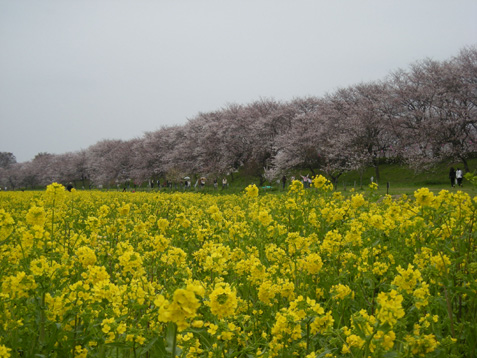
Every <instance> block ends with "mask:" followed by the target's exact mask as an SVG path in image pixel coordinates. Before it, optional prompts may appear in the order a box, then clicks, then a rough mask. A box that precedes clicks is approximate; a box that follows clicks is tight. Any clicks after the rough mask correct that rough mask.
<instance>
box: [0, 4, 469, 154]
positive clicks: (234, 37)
mask: <svg viewBox="0 0 477 358" xmlns="http://www.w3.org/2000/svg"><path fill="white" fill-rule="evenodd" d="M475 44H477V1H476V0H455V1H451V0H446V1H444V0H400V1H397V0H396V1H391V0H389V1H386V0H353V1H351V0H326V1H325V0H155V1H147V0H115V1H106V0H97V1H80V0H77V1H68V0H57V1H53V0H0V151H7V152H13V154H14V155H15V156H16V157H17V160H18V161H19V162H24V161H28V160H31V159H32V158H33V157H34V156H35V155H36V154H37V153H39V152H49V153H57V154H60V153H65V152H71V151H76V150H80V149H84V148H87V147H88V146H90V145H92V144H95V143H96V142H98V141H100V140H101V139H131V138H134V137H141V136H142V135H143V133H144V132H146V131H154V130H157V129H159V128H161V126H164V125H165V126H169V125H174V124H184V123H186V121H187V118H192V117H194V116H195V115H196V114H198V113H199V112H207V111H213V110H217V109H220V108H221V107H223V106H224V105H226V104H227V103H240V104H247V103H250V102H252V101H254V100H258V99H259V98H260V97H265V98H275V99H277V100H282V101H288V100H291V99H293V98H295V97H303V96H308V95H313V96H322V95H324V94H326V93H332V92H334V91H335V90H336V89H338V88H340V87H346V86H350V85H353V84H357V83H359V82H367V81H373V80H380V79H384V78H385V76H386V75H388V74H389V73H390V72H391V71H394V70H396V69H398V68H408V66H409V65H410V64H411V63H413V62H415V61H418V60H422V59H425V58H431V59H434V60H446V59H449V58H451V57H452V56H455V55H457V54H458V52H459V50H460V49H462V48H463V47H465V46H469V45H475Z"/></svg>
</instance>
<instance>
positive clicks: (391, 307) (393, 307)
mask: <svg viewBox="0 0 477 358" xmlns="http://www.w3.org/2000/svg"><path fill="white" fill-rule="evenodd" d="M377 301H378V304H379V309H378V313H377V318H378V319H379V320H380V321H381V323H383V324H384V323H387V324H389V325H390V326H391V327H393V326H394V325H395V324H396V322H397V320H398V319H400V318H402V317H404V309H403V308H402V301H403V297H402V296H401V295H400V294H398V293H397V291H396V290H391V292H389V293H385V292H381V293H379V294H378V299H377Z"/></svg>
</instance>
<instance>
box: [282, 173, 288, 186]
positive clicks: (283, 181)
mask: <svg viewBox="0 0 477 358" xmlns="http://www.w3.org/2000/svg"><path fill="white" fill-rule="evenodd" d="M286 185H287V177H286V176H285V175H284V176H282V189H285V186H286Z"/></svg>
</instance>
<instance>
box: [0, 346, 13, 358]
mask: <svg viewBox="0 0 477 358" xmlns="http://www.w3.org/2000/svg"><path fill="white" fill-rule="evenodd" d="M10 352H11V349H10V348H7V347H5V346H4V345H3V344H0V358H9V357H10Z"/></svg>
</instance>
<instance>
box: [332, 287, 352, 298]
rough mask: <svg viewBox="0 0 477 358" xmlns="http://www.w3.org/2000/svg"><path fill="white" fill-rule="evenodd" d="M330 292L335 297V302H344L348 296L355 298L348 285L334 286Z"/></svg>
mask: <svg viewBox="0 0 477 358" xmlns="http://www.w3.org/2000/svg"><path fill="white" fill-rule="evenodd" d="M330 292H331V294H332V295H333V299H334V300H344V299H345V297H348V296H351V298H354V292H353V291H352V290H351V288H349V287H348V286H346V285H342V284H341V283H339V284H337V285H334V286H332V287H331V290H330Z"/></svg>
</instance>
